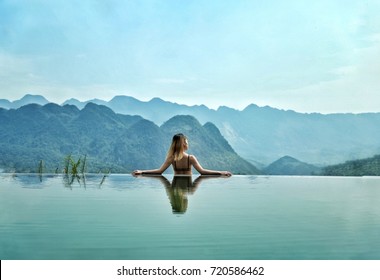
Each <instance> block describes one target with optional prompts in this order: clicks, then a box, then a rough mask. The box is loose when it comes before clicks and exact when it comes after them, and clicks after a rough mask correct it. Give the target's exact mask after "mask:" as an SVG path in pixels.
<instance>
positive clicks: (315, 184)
mask: <svg viewBox="0 0 380 280" xmlns="http://www.w3.org/2000/svg"><path fill="white" fill-rule="evenodd" d="M196 178H197V176H193V178H192V179H196ZM172 179H173V177H172V176H167V181H166V179H164V178H161V179H159V178H146V177H144V178H134V177H132V176H129V175H110V176H109V177H107V178H106V179H105V181H104V182H103V184H101V185H100V183H101V181H102V176H100V175H99V176H96V175H92V176H87V180H86V184H85V185H84V184H83V182H82V183H81V184H79V183H78V182H77V181H74V183H73V184H71V185H68V184H67V182H65V180H64V178H63V176H62V175H59V176H43V177H42V182H41V181H40V178H39V177H38V176H36V175H17V177H12V176H11V175H6V174H3V175H0V258H1V259H3V260H4V259H279V260H282V259H313V260H314V259H326V260H330V259H380V234H379V233H380V203H379V202H380V178H378V177H373V178H370V177H368V178H365V177H364V178H352V177H351V178H343V177H342V178H337V177H255V176H233V177H231V178H209V179H205V180H201V181H200V182H199V181H198V182H197V184H198V185H197V186H196V187H192V186H191V183H189V182H188V181H187V179H186V178H180V179H179V181H178V180H176V181H175V182H174V185H176V186H172V185H171V182H172ZM189 192H190V193H189ZM186 197H187V199H186ZM173 207H174V208H175V210H173ZM173 211H174V212H173ZM178 212H184V213H182V214H180V213H178Z"/></svg>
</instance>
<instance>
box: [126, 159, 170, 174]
mask: <svg viewBox="0 0 380 280" xmlns="http://www.w3.org/2000/svg"><path fill="white" fill-rule="evenodd" d="M172 161H173V160H172V159H171V158H167V159H166V160H165V162H164V163H163V164H162V165H161V167H160V168H158V169H151V170H135V171H133V172H132V175H134V176H136V175H143V174H162V173H163V172H164V171H165V170H166V169H168V167H169V166H170V164H172Z"/></svg>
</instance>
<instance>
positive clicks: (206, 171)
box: [190, 156, 232, 176]
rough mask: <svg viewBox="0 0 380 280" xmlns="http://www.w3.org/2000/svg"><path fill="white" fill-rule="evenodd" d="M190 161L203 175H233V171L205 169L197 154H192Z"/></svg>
mask: <svg viewBox="0 0 380 280" xmlns="http://www.w3.org/2000/svg"><path fill="white" fill-rule="evenodd" d="M190 162H191V164H192V165H193V166H194V168H195V169H196V170H197V171H198V172H199V173H200V174H201V175H222V176H231V175H232V174H231V172H229V171H218V170H209V169H204V168H203V167H202V165H201V164H200V163H199V162H198V160H197V158H196V157H195V156H190Z"/></svg>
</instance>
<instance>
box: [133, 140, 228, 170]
mask: <svg viewBox="0 0 380 280" xmlns="http://www.w3.org/2000/svg"><path fill="white" fill-rule="evenodd" d="M188 148H189V143H188V141H187V138H186V136H185V135H183V134H182V133H179V134H176V135H174V136H173V141H172V144H171V146H170V148H169V152H168V155H167V157H166V160H165V161H164V163H163V164H162V165H161V167H160V168H158V169H152V170H135V171H133V173H132V174H133V175H142V174H162V173H163V172H164V171H165V170H166V169H167V168H168V167H169V166H170V165H173V169H174V175H191V167H192V166H194V168H195V169H196V170H197V171H198V172H199V173H200V174H201V175H222V176H231V175H232V174H231V172H229V171H217V170H208V169H204V168H203V167H202V166H201V165H200V164H199V162H198V160H197V158H196V157H195V156H193V155H189V154H187V153H186V151H187V149H188Z"/></svg>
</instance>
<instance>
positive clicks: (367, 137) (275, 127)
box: [0, 95, 380, 168]
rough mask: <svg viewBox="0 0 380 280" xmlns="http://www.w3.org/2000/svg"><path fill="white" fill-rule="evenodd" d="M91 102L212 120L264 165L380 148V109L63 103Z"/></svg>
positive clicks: (149, 114)
mask: <svg viewBox="0 0 380 280" xmlns="http://www.w3.org/2000/svg"><path fill="white" fill-rule="evenodd" d="M26 97H27V98H26ZM26 97H24V98H22V99H21V100H19V101H14V102H9V101H8V102H7V101H4V100H0V106H3V107H4V108H6V109H9V108H10V107H9V106H10V105H11V106H13V107H14V108H15V106H16V105H18V104H23V103H22V102H24V103H25V101H26V100H25V99H28V101H29V103H31V102H30V99H31V98H32V97H33V96H31V95H28V96H26ZM34 97H36V100H35V103H38V104H41V105H44V104H46V103H47V102H48V101H47V100H46V99H45V98H43V97H41V96H34ZM37 99H38V100H37ZM89 102H92V103H95V104H99V105H104V106H107V107H109V108H111V109H112V110H113V111H114V112H115V113H118V114H126V115H138V116H141V117H142V118H144V119H147V120H151V121H153V122H154V123H155V124H156V125H158V126H160V125H162V124H163V123H164V122H165V121H166V120H168V119H170V118H172V117H174V116H176V115H191V116H194V117H195V118H196V119H197V120H198V121H199V122H200V123H206V122H211V123H213V124H214V125H215V126H216V127H218V129H219V131H220V133H221V134H222V136H223V137H224V138H225V139H226V140H227V141H228V143H229V144H230V145H231V147H232V148H233V149H234V150H235V151H236V152H237V154H239V155H241V156H242V157H243V158H245V159H247V160H248V161H249V162H251V163H252V164H254V165H256V166H258V167H261V168H264V167H266V166H268V165H269V164H271V163H273V162H274V161H276V160H278V159H279V158H281V157H283V156H285V155H289V156H290V157H292V158H296V159H298V160H299V161H300V162H304V163H308V164H313V165H315V166H319V167H320V166H326V165H331V164H339V163H342V162H345V161H347V160H355V159H361V158H367V157H371V156H373V155H376V154H380V141H379V140H378V139H380V129H378V127H379V125H380V113H362V114H351V113H347V114H319V113H312V114H305V113H298V112H294V111H291V110H288V111H285V110H279V109H276V108H271V107H268V106H265V107H259V106H257V105H254V104H250V105H248V106H247V107H246V108H245V109H243V110H236V109H233V108H229V107H226V106H222V107H219V108H218V109H217V110H213V109H209V108H208V107H206V106H204V105H200V106H187V105H181V104H177V103H172V102H168V101H164V100H162V99H160V98H153V99H152V100H150V101H140V100H138V99H135V98H133V97H129V96H115V97H114V98H113V99H111V100H110V101H103V100H99V99H94V100H89V101H85V102H81V101H78V100H76V99H70V100H67V101H66V102H64V103H63V105H75V106H76V107H77V108H79V109H82V108H84V107H85V106H86V104H88V103H89ZM4 104H5V105H4ZM6 104H8V105H7V106H8V107H6ZM9 104H10V105H9Z"/></svg>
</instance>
